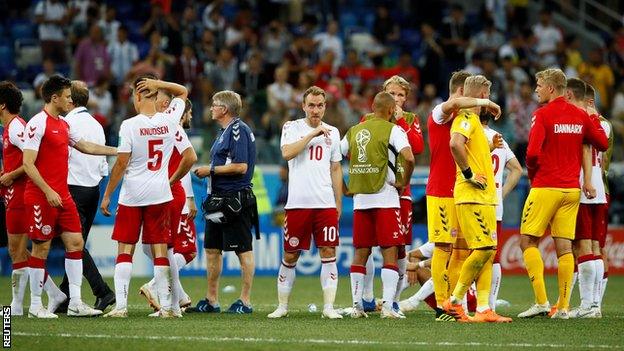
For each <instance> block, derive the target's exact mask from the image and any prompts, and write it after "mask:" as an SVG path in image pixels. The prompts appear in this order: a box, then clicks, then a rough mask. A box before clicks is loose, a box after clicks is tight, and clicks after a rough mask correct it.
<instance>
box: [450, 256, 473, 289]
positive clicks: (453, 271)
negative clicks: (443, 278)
mask: <svg viewBox="0 0 624 351" xmlns="http://www.w3.org/2000/svg"><path fill="white" fill-rule="evenodd" d="M469 255H470V250H469V249H456V248H453V251H452V252H451V259H450V260H449V263H448V277H449V290H448V295H447V296H450V295H451V293H452V292H453V290H454V289H455V285H457V280H458V279H459V274H460V273H461V269H462V266H463V265H464V262H465V261H466V258H468V256H469Z"/></svg>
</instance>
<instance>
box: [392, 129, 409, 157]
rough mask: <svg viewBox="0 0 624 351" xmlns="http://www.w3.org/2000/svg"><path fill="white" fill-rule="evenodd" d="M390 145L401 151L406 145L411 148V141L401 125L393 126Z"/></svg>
mask: <svg viewBox="0 0 624 351" xmlns="http://www.w3.org/2000/svg"><path fill="white" fill-rule="evenodd" d="M390 145H392V146H393V147H394V149H395V150H397V151H399V152H401V150H403V149H405V148H406V147H407V148H410V149H411V147H410V144H409V141H408V140H407V133H405V131H404V130H403V129H401V127H399V126H393V127H392V130H391V131H390Z"/></svg>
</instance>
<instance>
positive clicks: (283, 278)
mask: <svg viewBox="0 0 624 351" xmlns="http://www.w3.org/2000/svg"><path fill="white" fill-rule="evenodd" d="M300 254H301V251H299V250H297V251H293V252H284V258H283V259H282V264H281V265H280V268H279V272H278V274H277V301H278V306H277V309H276V310H275V311H273V312H272V313H270V314H269V315H268V316H267V317H269V318H282V317H286V316H287V315H288V300H289V299H290V292H291V291H292V288H293V285H294V284H295V277H296V266H297V260H299V256H300Z"/></svg>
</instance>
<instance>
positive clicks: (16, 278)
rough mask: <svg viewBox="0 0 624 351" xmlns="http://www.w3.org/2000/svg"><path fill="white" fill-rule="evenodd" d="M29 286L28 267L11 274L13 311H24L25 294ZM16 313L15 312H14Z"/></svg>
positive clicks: (15, 270)
mask: <svg viewBox="0 0 624 351" xmlns="http://www.w3.org/2000/svg"><path fill="white" fill-rule="evenodd" d="M26 284H28V267H22V268H18V269H14V270H13V271H12V272H11V292H12V299H11V309H12V310H13V309H19V310H20V311H22V309H23V305H24V292H25V291H26ZM13 312H15V311H13Z"/></svg>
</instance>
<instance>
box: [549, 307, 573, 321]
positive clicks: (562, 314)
mask: <svg viewBox="0 0 624 351" xmlns="http://www.w3.org/2000/svg"><path fill="white" fill-rule="evenodd" d="M550 318H551V319H570V314H569V313H568V311H566V310H562V309H557V312H555V314H553V315H552V316H550Z"/></svg>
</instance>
